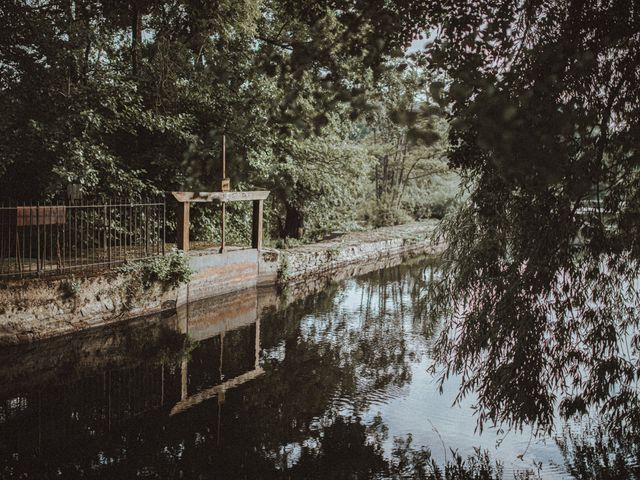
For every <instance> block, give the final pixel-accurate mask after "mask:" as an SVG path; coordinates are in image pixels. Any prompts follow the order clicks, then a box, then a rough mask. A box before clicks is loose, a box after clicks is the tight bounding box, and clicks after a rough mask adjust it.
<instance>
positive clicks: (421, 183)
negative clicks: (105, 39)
mask: <svg viewBox="0 0 640 480" xmlns="http://www.w3.org/2000/svg"><path fill="white" fill-rule="evenodd" d="M379 83H380V84H379V86H378V88H377V93H378V95H377V98H376V101H375V103H374V106H375V107H376V108H375V109H374V110H373V111H372V112H370V113H369V114H368V115H367V116H366V119H367V121H366V128H367V130H368V135H367V142H368V144H369V151H370V152H371V154H372V155H373V156H374V157H375V167H374V171H373V180H372V182H373V185H374V197H375V203H374V208H373V209H372V210H373V211H372V213H371V214H370V216H371V220H372V223H374V224H375V225H389V224H397V223H402V222H403V221H406V219H407V218H410V216H409V212H408V210H411V213H413V214H414V215H415V216H416V217H421V216H429V215H430V214H431V212H430V211H429V210H430V207H431V206H432V205H431V203H430V201H431V195H430V189H431V187H432V184H431V181H432V180H433V178H434V177H435V176H437V175H448V174H450V170H449V168H448V166H447V161H446V148H447V142H446V132H447V125H446V121H445V119H444V115H443V111H442V110H441V109H440V108H439V107H438V106H437V105H435V104H434V103H433V101H432V99H431V98H430V96H429V94H428V91H427V85H428V83H429V76H428V74H427V73H426V72H425V71H424V69H423V68H421V67H419V66H416V64H415V62H414V61H413V60H411V59H406V60H404V61H403V62H400V63H398V64H397V67H396V69H393V70H391V71H389V72H387V73H386V74H385V75H384V76H383V80H382V81H380V82H379ZM409 193H411V195H409Z"/></svg>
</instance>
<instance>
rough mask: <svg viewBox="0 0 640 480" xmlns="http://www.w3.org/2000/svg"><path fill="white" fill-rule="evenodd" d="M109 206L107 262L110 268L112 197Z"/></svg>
mask: <svg viewBox="0 0 640 480" xmlns="http://www.w3.org/2000/svg"><path fill="white" fill-rule="evenodd" d="M107 208H108V210H107V212H108V213H107V231H106V236H107V262H108V263H109V268H111V199H109V206H108V207H107Z"/></svg>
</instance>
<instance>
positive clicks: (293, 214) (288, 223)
mask: <svg viewBox="0 0 640 480" xmlns="http://www.w3.org/2000/svg"><path fill="white" fill-rule="evenodd" d="M285 207H286V218H285V222H284V232H283V236H284V237H285V238H296V239H300V238H302V237H303V236H304V215H303V213H302V212H301V211H300V210H299V209H298V208H296V207H294V206H292V205H288V204H287V205H286V206H285Z"/></svg>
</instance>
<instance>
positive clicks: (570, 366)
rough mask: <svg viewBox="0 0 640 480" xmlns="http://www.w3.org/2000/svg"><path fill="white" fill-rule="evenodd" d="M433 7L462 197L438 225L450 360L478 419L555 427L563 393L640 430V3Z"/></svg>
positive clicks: (484, 0)
mask: <svg viewBox="0 0 640 480" xmlns="http://www.w3.org/2000/svg"><path fill="white" fill-rule="evenodd" d="M429 20H430V21H431V22H432V25H437V26H438V27H439V30H438V31H437V34H435V39H434V41H433V42H432V43H431V44H430V45H428V47H427V49H426V52H425V59H426V61H427V62H430V65H431V66H432V67H433V68H435V69H437V70H438V71H439V72H440V73H441V74H442V75H444V79H445V81H444V82H442V83H440V84H435V85H434V86H433V87H434V88H433V93H434V95H435V96H437V97H438V98H440V99H441V102H442V104H443V105H446V107H447V108H448V109H449V112H450V118H451V131H450V140H451V143H452V152H451V155H450V162H451V164H452V165H453V166H455V167H457V168H458V169H460V171H461V172H462V174H463V175H464V177H465V181H466V189H467V191H468V195H469V201H468V202H467V203H465V204H464V205H463V206H462V207H461V208H460V209H459V210H458V211H457V212H456V214H455V215H453V216H452V217H451V218H450V219H449V220H448V222H447V223H446V226H445V237H446V240H447V242H448V246H447V250H446V254H445V263H444V266H443V277H442V282H441V284H440V287H439V289H438V290H437V292H436V293H437V295H436V297H437V299H438V300H439V302H440V305H441V306H444V307H445V309H444V310H445V311H446V312H447V318H448V321H447V323H446V328H445V329H444V331H443V333H442V335H441V337H440V340H439V344H438V346H437V349H436V356H437V360H438V361H439V362H440V363H441V364H442V365H444V371H443V373H444V376H445V377H446V376H447V375H450V374H460V375H461V390H460V395H461V396H464V395H465V394H467V393H468V392H470V391H471V390H475V391H476V392H477V393H478V395H479V405H478V407H479V421H480V422H481V423H482V422H483V421H486V420H491V421H497V422H507V423H510V424H512V425H515V426H517V427H521V426H522V425H523V424H532V425H534V426H538V427H541V428H545V429H548V428H551V426H552V423H553V412H554V408H555V407H556V406H559V407H560V409H561V411H562V412H563V413H564V414H565V415H570V414H572V413H577V412H584V411H586V410H587V409H589V408H599V409H601V411H602V412H605V413H607V414H608V415H610V417H611V418H610V420H611V422H612V425H614V426H616V427H619V428H622V427H624V428H630V429H637V428H638V427H640V397H639V391H638V389H637V382H638V380H639V372H640V369H639V368H638V367H640V350H639V347H640V335H639V329H638V327H639V323H640V322H639V321H640V318H639V317H638V310H637V308H638V305H639V300H640V299H639V298H638V291H637V278H638V273H639V268H638V267H639V263H638V262H639V260H640V258H639V257H640V248H639V247H640V244H639V241H638V239H639V238H640V237H639V236H638V233H640V215H638V213H639V212H640V188H639V187H640V168H639V165H640V162H639V161H640V129H639V126H638V122H637V121H635V119H637V118H638V116H639V115H640V91H639V90H638V88H637V85H638V82H639V81H640V68H638V65H640V35H639V34H638V32H640V11H639V10H638V5H637V3H636V2H633V1H619V2H596V1H577V0H572V1H568V2H565V1H554V0H548V1H529V0H510V1H503V2H493V1H488V0H468V1H463V2H458V1H455V2H453V1H448V2H441V3H440V4H438V6H436V7H434V9H433V10H432V11H431V16H430V17H429ZM441 312H442V310H441Z"/></svg>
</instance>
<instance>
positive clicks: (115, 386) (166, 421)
mask: <svg viewBox="0 0 640 480" xmlns="http://www.w3.org/2000/svg"><path fill="white" fill-rule="evenodd" d="M430 274H431V268H430V265H429V263H428V262H424V261H423V262H414V263H409V264H405V265H402V266H400V267H394V268H388V269H385V270H380V271H378V272H373V273H370V274H368V275H365V276H362V277H359V278H356V279H353V280H349V281H346V282H344V283H342V284H339V285H332V286H330V287H329V288H326V289H325V290H324V291H322V292H321V293H318V294H315V295H311V296H308V297H306V298H304V299H302V300H297V301H291V299H289V300H287V299H285V298H278V297H276V296H275V294H274V293H273V292H271V291H267V292H260V293H258V292H256V291H255V290H254V291H247V292H244V293H242V294H240V295H234V296H231V297H225V298H222V299H214V300H212V301H209V302H200V303H197V304H191V305H189V306H187V307H186V308H184V309H182V310H180V311H179V312H177V314H176V315H174V316H171V317H169V318H151V319H140V320H139V321H137V322H133V323H128V324H127V325H124V326H119V327H113V328H109V329H102V330H95V331H91V332H85V333H83V334H81V335H76V336H72V337H67V338H64V339H57V340H52V341H49V342H42V343H39V344H36V345H30V346H24V347H19V348H11V349H5V350H4V351H3V352H1V353H0V477H2V478H34V479H36V478H37V479H46V478H64V479H74V478H118V479H120V478H122V479H124V478H134V477H137V478H224V479H232V478H250V479H260V478H264V479H285V478H286V479H288V478H304V479H306V478H314V479H315V478H317V479H328V478H371V477H377V478H493V477H496V476H499V475H500V471H501V470H502V468H503V467H502V466H500V465H496V460H495V459H498V460H499V461H500V462H503V463H504V470H505V477H507V478H508V477H510V476H512V472H513V470H514V468H515V469H520V470H525V469H527V468H530V467H531V466H532V465H534V464H535V463H536V462H538V461H544V462H546V463H547V464H548V463H549V462H553V463H555V466H554V465H545V466H543V468H542V470H540V472H541V474H542V476H545V477H546V476H549V475H555V476H558V477H562V476H567V475H568V472H570V473H571V474H572V475H574V476H575V477H576V478H590V477H588V476H585V475H588V474H590V473H594V472H598V473H599V474H600V475H601V477H602V478H617V477H613V476H610V477H606V476H605V475H606V474H608V473H610V472H616V473H620V472H627V473H629V476H631V475H633V474H637V469H634V467H633V465H637V452H638V450H637V448H635V447H633V449H632V450H630V451H629V452H627V453H625V454H624V455H619V456H613V457H612V456H606V455H607V452H608V451H611V450H610V448H611V446H610V445H603V443H602V438H604V437H600V439H601V441H600V444H599V445H596V446H595V447H593V449H592V450H589V448H590V447H588V442H590V441H593V440H594V439H596V440H597V439H598V438H599V437H597V435H592V434H589V433H586V437H585V438H584V440H586V441H587V443H584V442H582V443H580V442H581V441H579V438H580V437H575V436H572V435H573V433H572V432H573V431H572V430H566V431H565V435H564V437H563V438H562V439H560V441H559V444H560V447H561V448H558V447H557V446H556V445H555V443H554V442H553V441H552V440H551V439H548V440H547V442H546V443H545V442H544V440H543V439H540V441H537V440H536V441H533V442H532V441H531V439H530V437H529V436H526V435H521V436H518V435H514V434H510V436H509V435H506V436H505V435H501V434H500V435H498V434H495V435H494V436H493V437H492V436H490V435H489V437H487V436H486V435H487V434H486V433H485V434H484V435H483V437H474V436H473V430H474V426H475V423H474V420H473V417H472V410H471V408H467V409H466V410H461V409H451V408H450V404H451V400H452V398H453V395H455V386H453V387H452V390H451V391H450V392H446V391H445V392H444V395H443V396H440V395H439V394H438V393H437V392H436V391H435V385H434V384H433V382H432V380H431V378H430V377H429V376H428V375H427V373H426V370H427V366H428V364H429V357H428V353H429V347H430V338H431V337H432V336H433V333H434V330H435V329H436V328H437V325H435V324H433V323H431V324H429V323H427V324H425V322H424V321H422V319H423V318H425V315H423V310H424V305H423V303H422V302H423V299H424V295H423V293H424V288H427V286H428V283H429V281H430ZM287 303H288V304H287ZM585 432H586V431H585ZM503 437H504V439H503V442H502V445H501V447H500V449H497V450H496V449H495V441H496V439H497V438H503ZM576 439H578V440H576ZM627 444H633V445H637V444H638V443H637V442H635V443H633V442H631V443H629V442H627ZM476 445H481V446H482V448H483V449H487V450H489V451H490V452H491V453H490V455H489V454H486V453H483V452H482V451H480V450H478V451H474V448H473V447H474V446H476ZM450 448H453V449H458V453H456V452H455V451H452V450H450ZM607 449H609V450H607ZM603 452H604V456H603V455H602V453H603ZM523 453H525V455H524V456H523V458H525V460H523V461H517V460H516V457H517V456H518V455H519V454H523ZM563 455H564V457H563ZM634 455H635V457H634ZM618 457H619V458H618ZM605 458H606V459H609V460H604V459H605ZM610 459H613V460H610ZM606 461H609V464H605V463H603V462H606ZM518 462H519V463H518ZM596 465H597V468H599V470H594V468H596ZM625 468H626V470H625Z"/></svg>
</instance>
